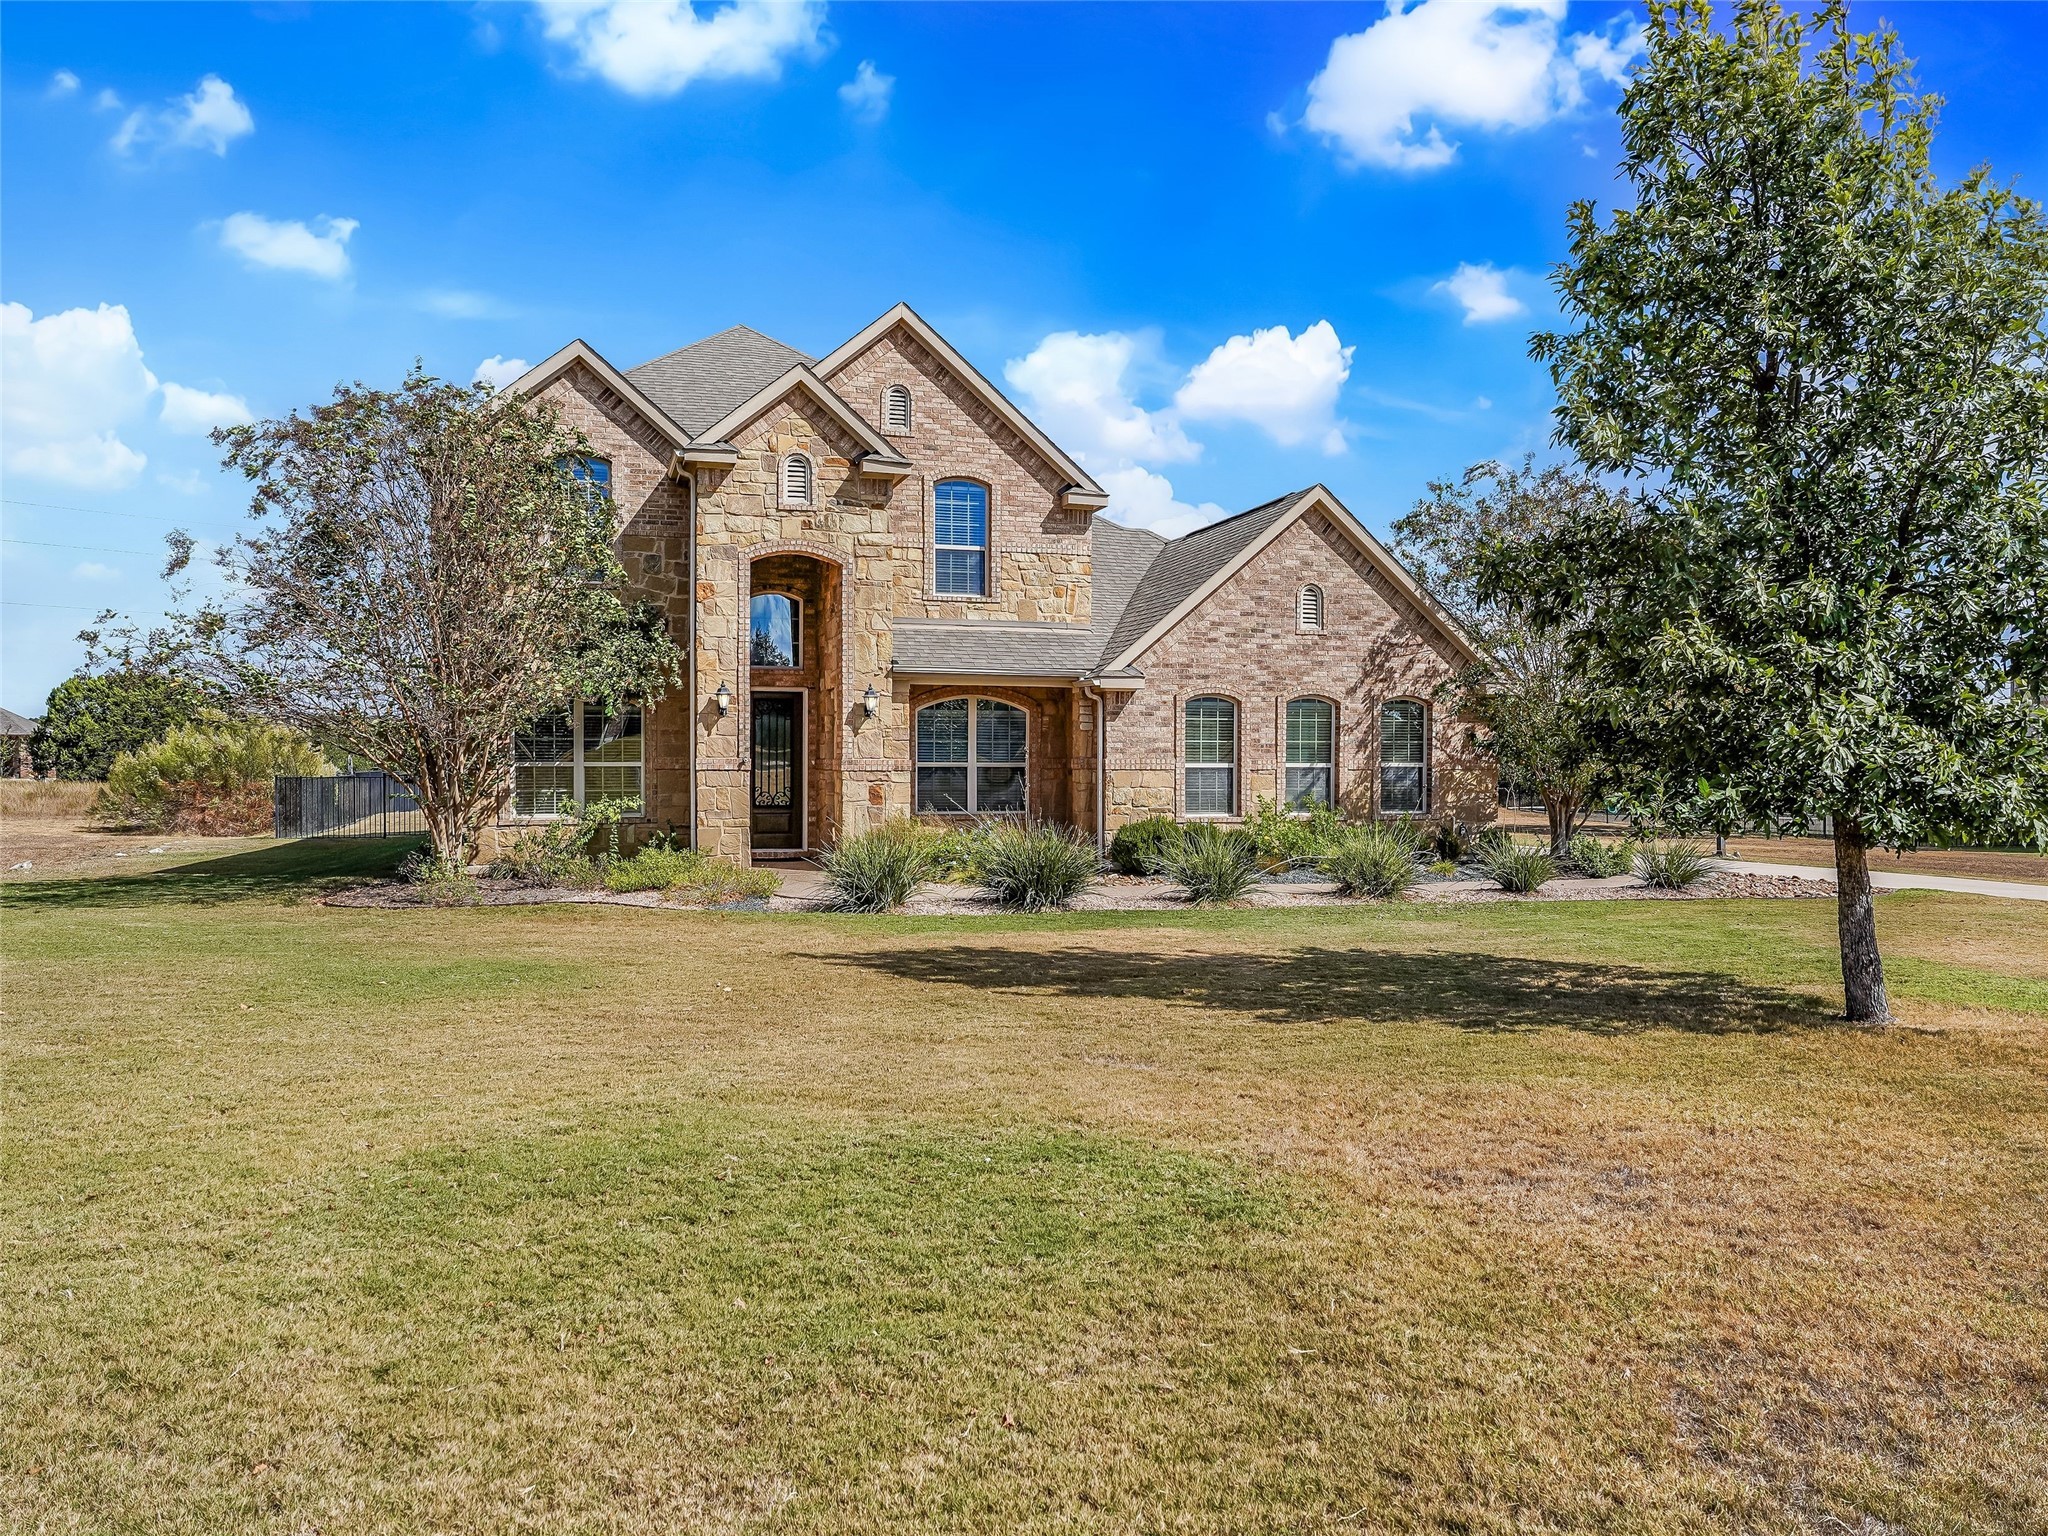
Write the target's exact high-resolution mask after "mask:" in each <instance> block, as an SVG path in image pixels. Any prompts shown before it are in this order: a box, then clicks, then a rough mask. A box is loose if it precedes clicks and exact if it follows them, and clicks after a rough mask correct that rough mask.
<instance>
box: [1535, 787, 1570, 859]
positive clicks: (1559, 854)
mask: <svg viewBox="0 0 2048 1536" xmlns="http://www.w3.org/2000/svg"><path fill="white" fill-rule="evenodd" d="M1577 814H1578V802H1577V801H1575V800H1572V799H1569V798H1566V797H1563V796H1558V797H1556V798H1553V797H1551V796H1549V795H1546V796H1544V798H1543V815H1544V817H1545V819H1546V820H1548V821H1549V823H1550V854H1551V857H1552V858H1557V859H1561V858H1563V857H1564V854H1565V850H1566V849H1567V848H1569V847H1570V846H1571V841H1572V822H1573V821H1574V820H1575V819H1576V817H1577Z"/></svg>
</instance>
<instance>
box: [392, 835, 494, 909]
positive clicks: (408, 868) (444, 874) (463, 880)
mask: <svg viewBox="0 0 2048 1536" xmlns="http://www.w3.org/2000/svg"><path fill="white" fill-rule="evenodd" d="M398 878H399V879H401V880H403V881H404V882H405V883H406V884H407V885H410V886H411V887H412V888H413V894H414V895H415V896H417V897H418V898H419V900H420V901H421V903H423V904H424V905H426V906H429V907H473V906H475V905H476V904H477V903H478V902H479V901H481V900H483V888H482V887H481V886H479V885H478V884H477V883H476V877H475V876H474V875H472V874H470V872H469V871H468V870H466V869H464V868H463V867H462V866H461V865H459V864H448V863H444V862H442V861H441V860H440V859H437V858H435V857H434V855H433V853H432V852H431V851H430V850H428V849H425V848H422V849H420V850H419V851H418V852H417V853H409V854H407V855H406V857H405V862H404V863H403V864H400V865H399V866H398Z"/></svg>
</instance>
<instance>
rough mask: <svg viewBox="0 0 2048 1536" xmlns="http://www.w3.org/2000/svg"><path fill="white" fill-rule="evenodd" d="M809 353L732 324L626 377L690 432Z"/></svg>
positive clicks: (752, 394) (698, 431) (743, 400)
mask: <svg viewBox="0 0 2048 1536" xmlns="http://www.w3.org/2000/svg"><path fill="white" fill-rule="evenodd" d="M810 360H811V359H810V358H809V357H807V356H806V355H805V354H803V353H802V352H799V351H797V349H796V348H795V347H791V346H785V345H784V344H783V343H781V342H779V341H777V340H776V339H775V338H774V337H772V336H763V335H762V334H761V333H760V332H759V331H757V330H754V329H752V328H751V327H749V326H744V325H736V326H733V327H732V328H731V329H730V330H724V331H720V332H719V333H718V334H717V335H716V336H706V337H705V338H704V339H703V340H702V341H693V342H691V343H690V344H689V345H688V346H687V347H678V348H677V349H676V350H675V351H673V352H667V353H664V354H663V355H662V356H660V357H657V358H653V359H651V360H650V361H648V362H644V363H642V364H640V365H639V366H638V367H637V368H628V369H627V370H626V377H627V378H629V379H631V380H632V381H633V382H634V383H635V384H637V385H639V387H640V388H641V389H642V390H644V391H645V392H646V394H647V397H648V398H649V399H650V400H653V401H654V402H655V404H657V405H659V406H660V407H661V408H662V409H663V410H665V411H667V412H668V414H669V415H670V416H671V417H673V418H674V419H675V421H676V422H677V423H678V424H679V425H681V426H682V427H683V428H684V429H685V430H686V431H688V432H689V433H690V434H691V435H692V436H693V437H701V436H703V434H704V431H705V429H706V428H707V427H709V426H711V424H712V423H714V422H716V421H718V420H720V419H721V418H723V417H725V416H727V415H729V414H730V413H731V412H732V411H734V410H736V409H737V408H738V407H740V406H741V405H744V404H745V403H746V402H747V401H749V400H751V399H753V398H754V397H755V396H756V395H758V394H760V392H761V391H762V390H764V389H766V388H767V387H768V386H769V385H770V384H773V383H774V382H775V381H776V380H777V379H779V378H781V377H782V376H783V375H784V374H786V373H788V372H789V370H790V369H792V368H796V367H800V366H802V365H804V364H806V363H808V362H810Z"/></svg>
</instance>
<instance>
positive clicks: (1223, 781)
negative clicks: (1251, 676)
mask: <svg viewBox="0 0 2048 1536" xmlns="http://www.w3.org/2000/svg"><path fill="white" fill-rule="evenodd" d="M1182 735H1183V736H1184V737H1185V738H1186V741H1185V748H1184V750H1183V753H1182V756H1183V759H1184V762H1183V766H1182V769H1181V772H1182V775H1183V789H1182V793H1181V803H1182V805H1183V806H1184V808H1185V809H1186V812H1187V814H1188V815H1190V816H1228V815H1230V814H1232V813H1233V812H1234V811H1235V810H1236V809H1237V706H1236V705H1235V704H1233V703H1231V702H1230V700H1228V699H1216V698H1200V699H1189V700H1188V707H1187V716H1186V723H1185V726H1184V728H1183V730H1182Z"/></svg>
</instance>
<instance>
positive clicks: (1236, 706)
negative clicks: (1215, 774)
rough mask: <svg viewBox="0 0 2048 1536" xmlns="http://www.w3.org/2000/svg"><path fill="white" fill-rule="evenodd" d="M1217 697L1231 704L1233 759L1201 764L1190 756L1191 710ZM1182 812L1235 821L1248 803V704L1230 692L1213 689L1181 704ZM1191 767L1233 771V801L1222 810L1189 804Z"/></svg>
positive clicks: (1192, 817) (1202, 818)
mask: <svg viewBox="0 0 2048 1536" xmlns="http://www.w3.org/2000/svg"><path fill="white" fill-rule="evenodd" d="M1207 699H1214V700H1215V701H1216V702H1217V703H1219V704H1227V705H1229V706H1230V761H1229V762H1227V763H1197V762H1191V761H1190V760H1189V758H1188V711H1189V710H1190V709H1192V708H1193V707H1194V706H1195V705H1197V704H1199V703H1202V702H1203V701H1204V700H1207ZM1179 735H1180V742H1179V746H1180V750H1179V753H1178V754H1177V755H1178V757H1179V759H1180V813H1181V816H1182V818H1183V819H1185V820H1188V821H1233V820H1235V819H1236V818H1237V817H1238V816H1239V815H1240V814H1242V807H1243V803H1244V798H1243V797H1244V772H1243V763H1244V704H1243V701H1242V700H1240V699H1237V698H1235V697H1233V696H1232V695H1230V694H1227V693H1217V692H1215V691H1213V690H1210V691H1205V692H1202V693H1191V694H1188V695H1187V696H1186V697H1184V698H1183V699H1182V700H1181V704H1180V724H1179ZM1190 768H1223V769H1226V770H1227V771H1228V772H1229V774H1230V794H1229V799H1230V804H1229V807H1228V809H1226V810H1221V811H1197V810H1191V809H1190V808H1189V806H1188V770H1189V769H1190Z"/></svg>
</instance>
